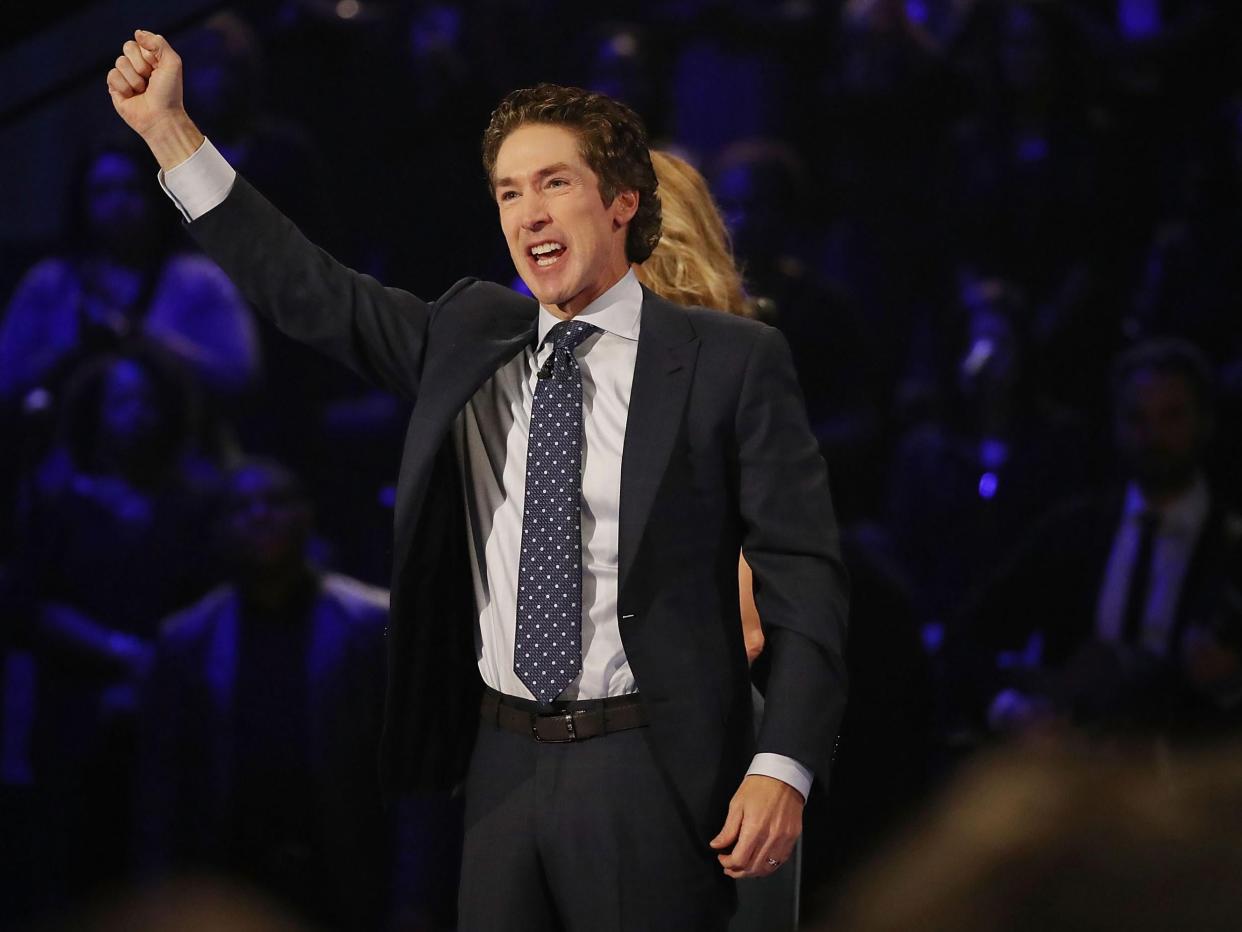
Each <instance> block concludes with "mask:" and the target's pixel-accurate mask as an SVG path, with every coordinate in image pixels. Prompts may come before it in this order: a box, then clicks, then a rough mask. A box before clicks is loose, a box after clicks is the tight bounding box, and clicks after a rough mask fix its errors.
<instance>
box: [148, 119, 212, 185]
mask: <svg viewBox="0 0 1242 932" xmlns="http://www.w3.org/2000/svg"><path fill="white" fill-rule="evenodd" d="M142 141H143V142H145V143H146V144H147V148H148V149H150V150H151V154H152V155H154V156H155V160H156V161H157V162H159V164H160V168H161V169H163V170H164V171H170V170H172V169H174V168H176V167H177V166H178V165H180V164H181V163H182V162H184V161H185V160H186V159H188V158H189V157H190V156H192V155H193V154H194V153H195V152H197V151H198V148H199V146H201V145H202V144H203V134H202V133H201V132H199V129H198V127H197V126H195V125H194V122H193V121H192V120H191V119H190V117H189V115H188V114H187V113H186V112H185V111H184V110H179V111H177V112H175V113H173V114H170V115H169V116H167V117H165V118H164V119H162V120H159V121H158V122H156V123H154V124H153V125H152V126H151V128H150V129H148V130H147V131H146V132H144V133H143V134H142Z"/></svg>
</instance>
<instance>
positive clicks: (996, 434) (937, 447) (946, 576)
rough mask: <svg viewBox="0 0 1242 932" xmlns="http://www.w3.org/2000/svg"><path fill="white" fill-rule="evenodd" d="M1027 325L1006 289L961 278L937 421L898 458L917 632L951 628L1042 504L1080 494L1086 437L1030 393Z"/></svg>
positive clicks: (916, 431) (935, 394)
mask: <svg viewBox="0 0 1242 932" xmlns="http://www.w3.org/2000/svg"><path fill="white" fill-rule="evenodd" d="M1029 317H1030V308H1029V306H1028V305H1027V304H1026V301H1025V298H1024V296H1023V295H1022V294H1021V293H1020V292H1019V291H1018V290H1017V289H1016V288H1015V287H1014V286H1013V285H1012V284H1011V283H1009V282H1005V281H1002V280H995V279H990V280H989V279H984V280H979V279H975V278H972V277H971V276H969V275H964V276H963V282H962V286H961V297H960V300H959V306H958V307H957V308H956V309H955V319H953V320H952V321H950V322H948V323H947V325H945V324H942V326H941V330H942V331H943V332H942V333H941V334H939V336H940V340H939V346H938V347H937V352H936V358H938V359H939V358H943V359H944V360H945V362H946V363H947V365H944V366H943V368H944V370H945V371H944V372H943V373H942V374H940V381H941V382H942V383H943V385H942V387H940V388H939V389H932V390H931V396H932V398H934V399H938V400H935V401H932V402H931V407H932V409H933V411H934V412H935V413H933V414H931V415H930V416H928V417H926V419H925V420H922V421H920V422H916V423H915V424H913V425H912V426H911V428H910V429H909V430H908V431H907V432H906V434H905V436H903V437H902V438H901V440H900V442H899V443H898V445H897V449H896V451H895V453H894V456H893V461H892V466H891V474H890V481H889V492H888V505H887V512H888V526H889V528H890V530H891V533H892V536H893V540H894V543H895V545H896V547H897V553H898V555H899V557H900V559H901V560H902V562H903V563H904V564H905V565H906V566H907V567H908V568H909V572H910V575H911V578H912V580H913V582H914V584H915V591H916V604H917V605H918V607H919V614H920V616H921V620H922V621H923V622H924V623H933V624H938V623H941V622H944V621H947V620H948V619H950V618H951V617H952V615H953V614H954V613H955V612H956V611H957V608H958V606H959V605H960V603H961V600H962V597H963V596H964V595H965V594H966V593H967V592H968V591H970V589H971V588H972V587H973V586H974V585H976V584H977V583H979V582H982V580H983V578H984V574H985V573H986V572H988V569H989V567H990V566H991V564H992V561H993V559H994V557H995V555H996V554H997V553H1000V552H1004V551H1007V550H1009V549H1011V548H1012V547H1013V546H1014V545H1015V544H1016V543H1017V541H1018V539H1019V536H1020V535H1021V533H1022V532H1023V531H1024V530H1025V529H1026V528H1027V527H1029V525H1030V523H1031V522H1032V521H1033V520H1034V519H1035V518H1037V517H1038V516H1039V515H1040V514H1041V513H1042V512H1044V511H1046V509H1047V506H1048V502H1049V501H1057V500H1059V499H1061V498H1064V497H1066V496H1069V495H1073V494H1077V493H1079V492H1080V491H1082V489H1083V488H1084V485H1085V480H1086V475H1087V464H1086V460H1085V456H1084V452H1085V444H1084V440H1085V430H1084V428H1083V427H1082V425H1080V424H1079V423H1078V422H1077V421H1076V420H1075V419H1074V418H1073V416H1072V415H1070V414H1069V413H1068V412H1066V411H1063V410H1060V409H1057V408H1054V407H1053V406H1052V405H1050V404H1048V403H1047V402H1045V401H1044V400H1043V399H1042V398H1040V397H1038V396H1037V395H1036V393H1035V391H1034V389H1033V386H1032V385H1031V380H1030V367H1029V360H1030V357H1031V355H1032V346H1031V340H1030V337H1029V330H1030V320H1029ZM933 345H936V344H933ZM913 394H914V392H913V390H912V389H911V390H909V391H908V392H907V395H908V396H912V395H913ZM907 401H909V398H907ZM949 541H951V542H952V544H951V545H950V546H946V542H949Z"/></svg>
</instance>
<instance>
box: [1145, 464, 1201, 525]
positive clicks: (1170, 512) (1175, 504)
mask: <svg viewBox="0 0 1242 932" xmlns="http://www.w3.org/2000/svg"><path fill="white" fill-rule="evenodd" d="M1211 504H1212V496H1211V493H1210V492H1209V490H1208V484H1207V480H1205V479H1204V478H1203V474H1202V473H1200V474H1199V475H1197V476H1195V481H1194V482H1193V483H1191V485H1190V488H1188V489H1187V490H1186V491H1185V492H1183V493H1182V494H1181V495H1179V496H1178V497H1177V498H1175V499H1174V500H1173V501H1171V502H1170V503H1169V504H1167V505H1165V506H1164V508H1162V509H1160V529H1161V530H1162V531H1197V530H1198V529H1199V528H1200V527H1202V526H1203V522H1204V521H1206V520H1207V514H1208V510H1209V509H1210V508H1211ZM1147 510H1148V505H1147V501H1146V499H1145V498H1144V497H1143V492H1142V490H1141V489H1140V488H1139V487H1138V483H1135V482H1131V483H1130V484H1129V485H1128V486H1126V503H1125V514H1126V517H1128V518H1131V519H1134V520H1137V519H1138V517H1139V516H1140V515H1142V514H1143V512H1145V511H1147Z"/></svg>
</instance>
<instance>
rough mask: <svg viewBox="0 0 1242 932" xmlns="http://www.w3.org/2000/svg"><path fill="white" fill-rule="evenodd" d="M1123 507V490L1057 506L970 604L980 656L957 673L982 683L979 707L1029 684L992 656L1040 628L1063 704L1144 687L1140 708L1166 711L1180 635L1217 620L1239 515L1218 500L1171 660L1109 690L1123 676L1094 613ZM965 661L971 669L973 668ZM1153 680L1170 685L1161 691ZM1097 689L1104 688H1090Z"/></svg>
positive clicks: (1189, 583)
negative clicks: (1098, 637)
mask: <svg viewBox="0 0 1242 932" xmlns="http://www.w3.org/2000/svg"><path fill="white" fill-rule="evenodd" d="M1121 515H1122V496H1121V495H1120V494H1119V493H1112V494H1106V495H1100V496H1097V497H1094V498H1084V499H1078V500H1074V501H1071V502H1068V503H1066V504H1064V505H1062V506H1061V507H1058V508H1056V509H1054V510H1053V511H1052V512H1051V513H1050V514H1049V515H1048V516H1046V517H1045V518H1044V520H1043V521H1041V522H1040V523H1039V524H1038V525H1037V526H1036V527H1035V528H1033V529H1032V532H1031V533H1030V534H1029V536H1028V537H1027V538H1026V540H1025V541H1024V542H1023V544H1022V545H1021V546H1020V547H1019V548H1018V549H1017V551H1016V552H1015V553H1014V554H1013V555H1012V557H1011V558H1010V559H1009V560H1008V561H1007V562H1006V564H1005V565H1004V566H1003V567H1002V568H1001V569H1000V571H999V572H998V573H997V574H996V575H995V576H994V577H993V578H992V579H991V580H990V582H989V583H988V584H987V585H986V586H984V587H983V588H982V589H981V590H980V592H979V593H977V594H976V597H975V598H974V599H973V600H972V601H971V603H970V604H969V605H968V606H967V610H966V612H965V620H964V624H963V625H962V630H961V638H962V645H963V648H964V649H965V650H966V651H967V654H969V653H974V654H975V656H974V657H970V656H967V654H962V655H959V656H960V657H962V659H963V661H964V664H963V670H962V671H960V672H962V673H963V675H962V677H961V679H962V681H963V682H969V683H972V684H973V687H974V689H975V690H976V692H975V696H974V697H973V699H970V700H968V701H971V702H973V703H976V704H978V705H979V707H982V705H983V704H985V703H986V702H987V701H988V700H990V699H991V698H992V696H994V695H995V693H996V692H997V691H998V690H999V689H1001V688H1003V687H1004V686H1006V685H1012V683H1013V682H1014V681H1015V680H1016V681H1018V682H1019V684H1020V685H1027V684H1025V683H1022V682H1021V681H1022V680H1023V678H1024V673H1023V672H1022V671H1020V670H1009V671H1007V670H1004V669H998V668H997V666H996V664H995V658H996V657H997V655H998V653H999V652H1000V651H1015V650H1021V649H1022V647H1023V645H1024V643H1025V642H1026V641H1027V639H1028V638H1029V637H1030V636H1031V635H1032V634H1033V633H1036V632H1038V633H1039V634H1040V636H1041V637H1042V641H1043V645H1042V669H1043V670H1044V671H1049V670H1050V671H1053V674H1054V675H1053V677H1052V681H1051V682H1050V683H1045V684H1044V685H1045V686H1049V687H1051V689H1052V692H1053V693H1054V694H1061V695H1062V697H1063V700H1064V702H1066V703H1067V704H1069V705H1080V704H1082V705H1086V706H1087V707H1089V708H1091V707H1096V706H1101V705H1103V704H1105V703H1104V700H1103V698H1102V696H1103V694H1105V693H1108V694H1109V701H1110V702H1112V701H1116V702H1123V701H1124V702H1125V703H1126V704H1127V705H1129V706H1131V707H1132V706H1133V705H1134V702H1135V701H1136V699H1135V696H1134V695H1133V694H1136V693H1145V694H1146V696H1145V697H1143V701H1144V703H1145V704H1146V705H1149V706H1151V707H1152V708H1153V709H1154V711H1153V712H1152V713H1150V714H1148V713H1147V712H1146V711H1144V712H1143V717H1147V718H1150V717H1151V715H1154V714H1159V715H1160V716H1162V717H1167V715H1168V713H1169V709H1170V708H1171V707H1172V703H1173V700H1172V699H1171V698H1170V693H1171V692H1172V691H1175V690H1178V689H1179V688H1180V685H1181V684H1179V683H1178V682H1177V680H1178V677H1177V670H1178V662H1179V660H1180V657H1181V645H1182V638H1183V636H1184V635H1185V633H1186V630H1187V629H1188V628H1189V627H1190V626H1191V625H1204V626H1208V627H1212V628H1214V629H1215V628H1218V627H1219V622H1218V614H1219V611H1218V610H1219V607H1220V604H1221V599H1222V595H1223V592H1224V589H1225V587H1226V586H1227V585H1228V584H1229V582H1230V580H1231V578H1233V577H1234V576H1236V566H1237V560H1238V554H1239V544H1240V543H1242V541H1240V540H1239V536H1238V530H1237V527H1236V519H1234V518H1232V517H1231V516H1230V515H1229V514H1228V513H1227V512H1226V511H1225V510H1224V509H1223V508H1221V507H1220V505H1219V504H1213V506H1212V508H1211V510H1210V511H1209V512H1208V515H1207V519H1206V520H1205V521H1204V524H1203V529H1202V530H1201V531H1200V533H1199V538H1198V540H1197V541H1196V542H1195V545H1194V549H1193V550H1192V552H1191V559H1190V564H1189V566H1188V567H1187V569H1186V576H1185V578H1184V579H1183V581H1182V586H1181V591H1180V593H1179V595H1178V599H1177V607H1176V609H1175V612H1174V620H1173V629H1172V631H1171V632H1170V635H1169V645H1168V654H1167V663H1165V664H1161V665H1158V666H1153V667H1152V668H1151V670H1148V671H1146V674H1147V675H1145V676H1143V677H1142V678H1141V679H1140V680H1136V681H1135V682H1134V683H1131V684H1126V683H1122V682H1118V683H1115V684H1113V686H1112V687H1111V688H1110V685H1109V681H1110V680H1111V679H1114V678H1119V677H1121V674H1120V673H1119V672H1117V671H1115V670H1113V668H1112V667H1111V665H1110V664H1109V663H1107V662H1106V661H1107V659H1108V653H1107V652H1101V651H1097V646H1098V645H1096V643H1095V626H1096V618H1095V614H1096V602H1097V600H1098V598H1099V594H1100V587H1101V586H1102V585H1103V582H1104V573H1105V570H1106V568H1107V564H1108V559H1109V556H1110V554H1111V553H1112V547H1113V538H1114V536H1115V534H1116V532H1117V527H1118V525H1119V524H1120V522H1121ZM1217 634H1218V636H1221V637H1223V638H1224V640H1225V641H1226V642H1227V643H1230V644H1234V643H1237V640H1238V632H1236V631H1233V630H1218V631H1217ZM969 667H973V668H974V669H973V671H972V672H971V673H969V674H967V673H966V668H969ZM1166 674H1167V675H1166ZM1039 676H1041V677H1042V676H1043V674H1042V673H1041V674H1039ZM1157 678H1158V679H1159V681H1160V684H1161V685H1162V686H1163V687H1165V688H1164V694H1163V695H1159V696H1158V695H1156V685H1157ZM1093 692H1094V693H1097V694H1098V695H1096V696H1091V695H1090V694H1091V693H1093ZM1123 692H1124V693H1125V695H1124V696H1123V695H1122V694H1123ZM1113 693H1116V696H1114V695H1113Z"/></svg>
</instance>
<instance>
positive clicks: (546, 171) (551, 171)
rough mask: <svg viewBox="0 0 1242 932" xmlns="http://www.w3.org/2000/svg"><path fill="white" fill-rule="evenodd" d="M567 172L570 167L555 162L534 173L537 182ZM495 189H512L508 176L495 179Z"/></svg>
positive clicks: (564, 163)
mask: <svg viewBox="0 0 1242 932" xmlns="http://www.w3.org/2000/svg"><path fill="white" fill-rule="evenodd" d="M569 170H570V167H569V163H568V162H556V163H554V164H552V165H549V166H548V167H547V168H541V169H539V171H537V172H535V179H536V180H538V179H541V178H546V177H548V175H555V174H556V173H557V172H564V171H569ZM495 187H496V188H497V189H499V188H511V187H513V179H512V178H510V177H508V176H506V177H504V178H497V179H496V184H495Z"/></svg>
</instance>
